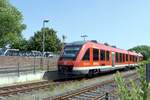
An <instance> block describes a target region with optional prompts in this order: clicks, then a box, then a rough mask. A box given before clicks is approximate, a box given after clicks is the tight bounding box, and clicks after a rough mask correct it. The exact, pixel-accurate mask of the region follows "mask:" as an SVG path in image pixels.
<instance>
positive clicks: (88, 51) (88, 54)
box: [82, 49, 90, 60]
mask: <svg viewBox="0 0 150 100" xmlns="http://www.w3.org/2000/svg"><path fill="white" fill-rule="evenodd" d="M82 60H90V49H87V51H86V52H85V54H84V56H83V59H82Z"/></svg>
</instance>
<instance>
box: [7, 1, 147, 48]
mask: <svg viewBox="0 0 150 100" xmlns="http://www.w3.org/2000/svg"><path fill="white" fill-rule="evenodd" d="M10 2H11V3H12V4H13V5H14V6H16V7H17V8H18V9H19V10H20V11H21V12H22V14H23V16H24V20H23V23H24V24H26V25H27V28H26V30H25V31H23V36H24V37H25V38H26V39H29V37H30V36H33V34H34V32H36V31H37V30H40V29H41V27H42V21H43V19H49V20H50V22H49V23H47V24H46V26H47V27H50V28H54V29H55V30H56V31H57V35H58V36H59V37H60V38H61V36H62V35H63V34H64V35H66V36H67V39H66V41H67V42H72V41H78V40H82V38H81V37H80V36H81V33H83V34H86V35H88V38H87V39H89V40H98V41H99V42H107V43H109V44H112V45H116V46H117V47H119V48H123V49H129V48H131V47H133V46H137V45H142V44H146V45H150V6H149V5H150V0H10Z"/></svg>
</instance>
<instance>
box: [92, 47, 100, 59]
mask: <svg viewBox="0 0 150 100" xmlns="http://www.w3.org/2000/svg"><path fill="white" fill-rule="evenodd" d="M93 60H94V61H98V60H99V50H98V49H93Z"/></svg>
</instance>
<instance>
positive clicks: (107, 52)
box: [106, 51, 109, 61]
mask: <svg viewBox="0 0 150 100" xmlns="http://www.w3.org/2000/svg"><path fill="white" fill-rule="evenodd" d="M106 60H107V61H109V51H106Z"/></svg>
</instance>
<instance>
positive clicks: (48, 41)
mask: <svg viewBox="0 0 150 100" xmlns="http://www.w3.org/2000/svg"><path fill="white" fill-rule="evenodd" d="M43 34H45V51H51V52H58V51H60V50H61V48H62V44H61V41H60V40H59V38H58V37H57V35H56V31H55V30H53V29H49V28H45V29H42V30H41V31H37V32H36V33H35V34H34V36H33V37H31V38H30V40H29V42H28V45H29V46H28V50H38V51H42V48H43V47H42V41H43Z"/></svg>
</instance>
